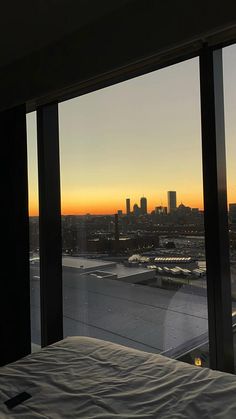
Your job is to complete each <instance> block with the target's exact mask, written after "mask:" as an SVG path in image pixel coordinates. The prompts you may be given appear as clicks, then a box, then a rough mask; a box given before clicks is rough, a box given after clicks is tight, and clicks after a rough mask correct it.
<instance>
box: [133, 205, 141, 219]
mask: <svg viewBox="0 0 236 419" xmlns="http://www.w3.org/2000/svg"><path fill="white" fill-rule="evenodd" d="M133 214H134V216H135V217H138V216H139V215H140V208H139V206H138V205H137V204H134V206H133Z"/></svg>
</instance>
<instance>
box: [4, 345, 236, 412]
mask: <svg viewBox="0 0 236 419" xmlns="http://www.w3.org/2000/svg"><path fill="white" fill-rule="evenodd" d="M23 391H26V392H28V393H30V394H31V395H32V398H30V399H29V400H27V401H25V402H24V403H23V404H21V405H18V406H17V407H15V408H14V409H13V410H11V411H10V410H8V408H7V407H6V406H5V405H4V401H5V400H7V399H9V398H11V397H14V396H15V395H16V394H18V393H20V392H23ZM0 403H1V405H0V418H1V419H5V418H8V419H9V418H21V419H29V418H38V419H39V418H53V419H54V418H55V419H58V418H65V419H67V418H68V419H70V418H71V419H72V418H73V419H76V418H86V419H90V418H102V419H106V418H124V419H126V418H127V419H128V418H142V419H145V418H163V419H171V418H175V419H177V418H178V419H181V418H188V419H195V418H196V419H205V418H206V419H209V418H224V419H231V418H232V419H235V418H236V377H235V376H233V375H230V374H224V373H220V372H216V371H211V370H209V369H202V368H198V367H194V366H190V365H187V364H184V363H182V362H179V361H174V360H171V359H168V358H165V357H163V356H161V355H153V354H148V353H145V352H141V351H138V350H134V349H128V348H125V347H123V346H120V345H116V344H112V343H108V342H104V341H101V340H97V339H93V338H86V337H71V338H66V339H64V340H63V341H61V342H58V343H56V344H54V345H51V346H49V347H47V348H45V349H44V350H42V351H40V352H38V353H35V354H33V355H30V356H28V357H26V358H24V359H22V360H20V361H17V362H15V363H13V364H9V365H8V366H6V367H2V368H0Z"/></svg>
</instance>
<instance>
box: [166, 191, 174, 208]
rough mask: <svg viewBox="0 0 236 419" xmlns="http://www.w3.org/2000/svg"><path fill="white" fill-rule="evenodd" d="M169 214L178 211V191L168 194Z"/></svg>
mask: <svg viewBox="0 0 236 419" xmlns="http://www.w3.org/2000/svg"><path fill="white" fill-rule="evenodd" d="M167 202H168V207H167V213H168V214H170V213H171V212H174V211H175V210H176V191H168V192H167Z"/></svg>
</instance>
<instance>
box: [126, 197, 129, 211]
mask: <svg viewBox="0 0 236 419" xmlns="http://www.w3.org/2000/svg"><path fill="white" fill-rule="evenodd" d="M126 214H127V215H130V199H129V198H127V199H126Z"/></svg>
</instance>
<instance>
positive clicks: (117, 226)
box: [115, 214, 120, 253]
mask: <svg viewBox="0 0 236 419" xmlns="http://www.w3.org/2000/svg"><path fill="white" fill-rule="evenodd" d="M119 240H120V230H119V217H118V214H115V251H116V253H118V252H119Z"/></svg>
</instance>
